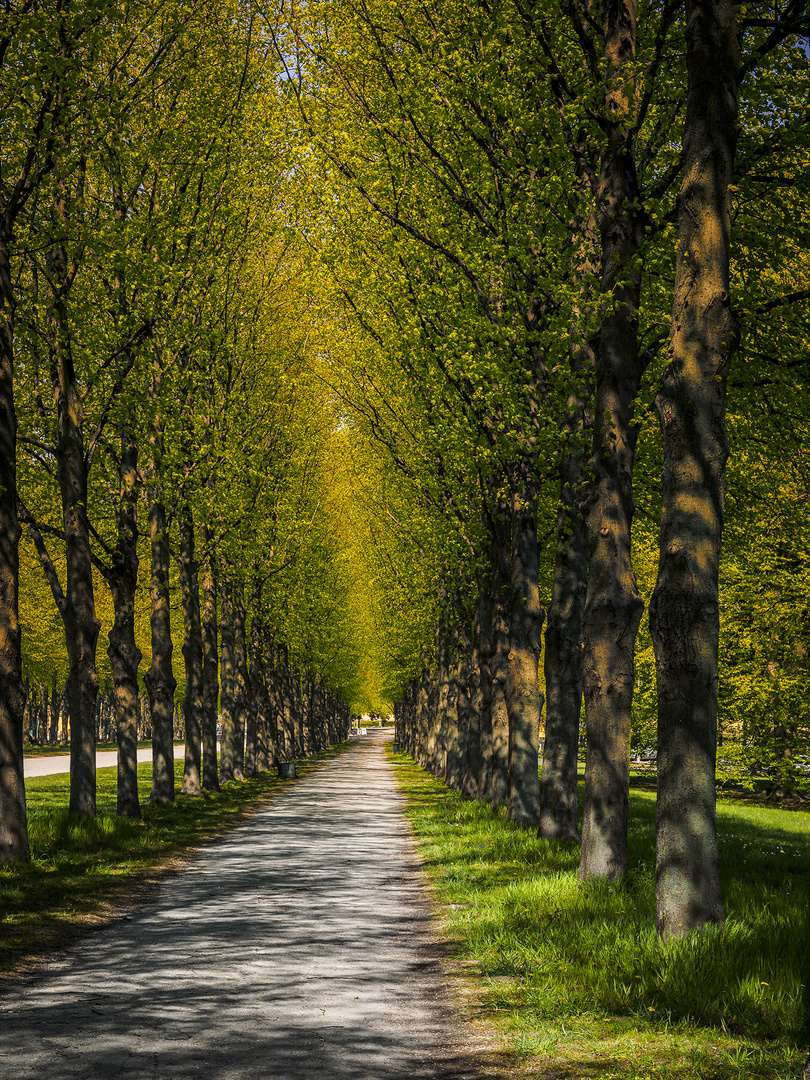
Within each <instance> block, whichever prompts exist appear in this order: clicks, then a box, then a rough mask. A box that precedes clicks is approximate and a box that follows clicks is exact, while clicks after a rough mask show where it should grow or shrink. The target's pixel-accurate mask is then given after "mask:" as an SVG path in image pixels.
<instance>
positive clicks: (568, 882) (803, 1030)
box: [389, 747, 810, 1080]
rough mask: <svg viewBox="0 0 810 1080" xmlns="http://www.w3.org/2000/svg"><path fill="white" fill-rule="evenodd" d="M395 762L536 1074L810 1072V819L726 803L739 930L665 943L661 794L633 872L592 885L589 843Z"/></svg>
mask: <svg viewBox="0 0 810 1080" xmlns="http://www.w3.org/2000/svg"><path fill="white" fill-rule="evenodd" d="M389 751H390V747H389ZM392 760H393V761H394V762H396V764H397V766H398V768H397V769H396V774H397V777H398V779H399V781H400V784H401V785H402V788H403V790H404V792H405V795H406V797H407V807H408V809H407V813H408V816H409V818H410V821H411V824H412V827H413V830H414V833H415V836H416V838H417V843H418V846H419V849H420V852H421V855H422V857H423V859H424V861H425V866H426V869H427V871H428V873H429V875H430V877H431V878H432V880H433V883H434V886H435V889H436V894H437V898H438V901H439V905H440V912H441V921H442V929H443V932H444V934H445V935H446V937H447V938H448V939H449V940H450V942H451V943H452V948H453V953H454V956H455V957H456V959H457V960H458V961H459V962H460V963H461V965H463V966H464V968H465V970H466V971H467V972H468V973H470V975H471V976H472V977H473V978H474V979H475V980H476V981H477V982H478V984H479V985H480V988H481V1001H482V1007H484V1008H485V1009H486V1010H487V1011H488V1012H489V1014H490V1015H491V1016H493V1017H494V1018H495V1019H496V1021H497V1024H498V1027H499V1029H500V1033H501V1036H502V1038H503V1040H504V1042H505V1045H506V1047H507V1049H508V1050H509V1051H510V1052H511V1054H512V1056H513V1057H514V1060H515V1062H516V1063H517V1064H518V1066H519V1068H520V1070H521V1072H522V1074H523V1075H526V1076H535V1075H536V1076H543V1077H554V1078H555V1080H556V1078H560V1080H561V1078H564V1077H565V1078H571V1080H573V1078H575V1077H576V1078H580V1077H590V1076H599V1077H600V1078H610V1077H622V1078H626V1080H630V1078H636V1080H642V1078H644V1080H646V1078H656V1080H742V1078H743V1077H763V1078H765V1077H767V1078H774V1080H775V1078H780V1080H789V1078H798V1077H799V1076H800V1074H801V1065H802V1062H803V1060H804V1057H805V1055H806V1053H807V1045H808V1042H810V1024H809V1023H808V1018H809V1017H810V994H808V985H810V926H809V925H808V912H809V911H810V887H809V886H810V875H809V874H808V870H810V814H808V813H807V812H803V811H793V812H791V811H789V810H784V809H773V808H770V807H764V806H757V805H750V804H746V803H741V802H735V801H732V800H721V801H720V803H719V805H718V831H719V842H720V857H721V874H722V883H723V894H724V898H725V903H726V911H727V922H726V925H725V927H723V928H722V929H719V930H718V929H713V930H710V931H707V932H705V933H701V934H698V935H694V936H692V937H690V938H688V939H686V940H683V941H679V942H675V943H672V944H670V945H667V946H665V945H663V944H662V943H661V942H660V941H659V940H658V938H657V936H656V933H655V927H654V904H655V895H654V858H655V836H654V826H655V795H654V793H652V792H648V791H641V790H633V791H631V796H630V814H631V818H630V820H631V825H630V835H629V872H628V874H627V877H626V878H625V879H624V880H623V881H621V882H619V883H616V884H614V885H607V884H605V883H604V882H592V883H589V884H587V885H585V886H580V885H578V882H577V877H576V873H577V866H578V862H579V846H578V845H575V844H564V843H549V842H547V841H541V840H538V839H537V838H536V836H535V835H534V831H533V830H529V829H525V828H520V827H518V826H515V825H513V824H512V823H510V822H508V821H506V819H505V817H504V815H503V814H502V813H501V814H495V813H493V812H492V811H491V810H490V809H489V808H488V807H485V806H482V805H481V804H479V803H475V802H472V801H470V800H467V799H462V798H461V797H460V796H458V795H457V794H455V793H454V792H451V791H449V790H448V789H447V788H445V787H444V786H443V785H442V784H441V783H439V782H438V781H436V780H435V779H434V778H433V777H431V776H429V775H428V774H427V773H425V772H423V771H422V770H421V769H420V768H418V767H417V766H416V765H414V764H413V762H412V761H411V759H410V758H409V757H408V756H407V755H405V754H396V755H392ZM580 800H581V795H580Z"/></svg>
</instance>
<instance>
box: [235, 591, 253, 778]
mask: <svg viewBox="0 0 810 1080" xmlns="http://www.w3.org/2000/svg"><path fill="white" fill-rule="evenodd" d="M246 620H247V612H246V610H245V594H244V588H243V586H242V585H241V584H235V585H234V590H233V661H234V672H233V674H234V682H233V719H234V748H233V776H234V779H235V780H244V779H245V724H246V719H247V709H248V694H249V683H248V666H247V638H246V629H245V623H246Z"/></svg>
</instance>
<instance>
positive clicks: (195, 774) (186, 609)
mask: <svg viewBox="0 0 810 1080" xmlns="http://www.w3.org/2000/svg"><path fill="white" fill-rule="evenodd" d="M178 525H179V533H180V543H179V555H178V560H177V565H178V569H179V576H180V591H181V593H182V597H183V661H184V664H185V673H186V696H185V698H184V701H183V720H184V721H185V733H184V734H185V747H186V751H185V764H184V767H183V785H182V788H181V792H182V794H183V795H200V794H201V793H202V781H201V776H200V764H201V760H200V758H201V743H202V728H201V725H202V716H203V711H204V705H203V650H202V625H201V622H200V587H199V582H198V578H197V571H198V564H197V558H196V554H195V546H194V520H193V518H192V516H191V509H190V507H188V506H185V507H183V509H182V510H181V513H180V515H179V518H178Z"/></svg>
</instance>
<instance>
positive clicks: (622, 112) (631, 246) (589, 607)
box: [579, 0, 644, 880]
mask: <svg viewBox="0 0 810 1080" xmlns="http://www.w3.org/2000/svg"><path fill="white" fill-rule="evenodd" d="M604 13H605V58H606V61H607V65H606V75H605V79H606V83H605V92H606V111H605V127H606V129H607V140H606V146H605V149H604V152H603V155H602V162H601V169H600V175H599V180H598V186H597V192H596V196H597V204H598V207H599V218H598V224H599V236H600V243H601V251H602V255H601V278H602V280H601V288H602V292H603V294H610V296H611V303H610V314H608V315H606V316H605V317H604V318H603V320H602V323H601V325H600V327H599V330H598V333H597V337H596V399H595V404H594V415H595V422H594V449H593V458H592V469H593V473H594V476H595V478H596V480H595V490H594V495H593V498H592V500H591V502H590V506H589V510H588V515H587V523H588V548H589V551H588V555H589V572H588V593H587V600H586V605H585V655H584V662H583V682H584V693H585V715H586V722H587V752H586V765H585V806H584V812H583V820H582V856H581V859H580V864H579V876H580V878H582V879H583V880H584V879H587V878H592V877H599V878H606V879H608V880H612V879H614V878H616V877H619V876H621V875H622V874H624V873H625V871H626V869H627V806H628V797H629V773H628V769H629V746H630V709H631V704H632V697H633V676H634V648H635V640H636V633H637V632H638V626H639V622H640V621H641V614H642V611H643V609H644V604H643V601H642V600H641V597H640V596H639V593H638V588H637V587H636V579H635V575H634V573H633V567H632V563H631V559H630V528H631V524H632V520H633V512H634V509H635V505H634V502H633V456H634V453H635V445H636V434H637V432H636V428H635V427H634V425H633V423H632V406H633V401H634V400H635V397H636V394H637V393H638V389H639V385H640V382H641V376H642V374H643V371H644V363H643V360H642V358H641V356H640V355H639V349H638V322H637V311H638V303H639V281H640V271H639V270H638V269H636V268H634V266H633V261H634V259H635V257H636V255H637V254H638V251H639V249H640V248H641V245H642V242H643V240H644V223H643V216H642V213H641V207H640V199H639V192H638V182H637V177H636V168H635V158H634V152H635V147H634V136H633V128H632V124H633V113H634V109H635V91H634V81H633V63H634V58H635V41H636V0H607V2H606V4H605V8H604Z"/></svg>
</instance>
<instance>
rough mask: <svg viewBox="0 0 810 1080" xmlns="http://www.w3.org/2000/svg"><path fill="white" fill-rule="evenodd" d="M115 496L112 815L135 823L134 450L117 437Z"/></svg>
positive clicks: (111, 581) (137, 656)
mask: <svg viewBox="0 0 810 1080" xmlns="http://www.w3.org/2000/svg"><path fill="white" fill-rule="evenodd" d="M119 476H120V493H119V501H118V506H117V508H116V514H115V517H116V525H117V532H118V539H117V545H116V550H115V554H114V556H113V565H112V568H111V570H110V573H109V574H108V576H107V580H108V582H109V586H110V592H111V593H112V598H113V608H114V612H115V615H114V619H113V625H112V627H111V629H110V633H109V647H108V649H107V655H108V656H109V658H110V668H111V670H112V677H113V687H114V694H115V733H116V744H117V747H118V793H117V807H116V809H117V812H118V813H119V814H120V815H121V816H122V817H129V818H139V817H140V816H141V805H140V801H139V799H138V666H139V664H140V662H141V650H140V649H139V648H138V646H137V644H136V642H135V593H136V591H137V588H138V491H139V481H138V444H137V443H136V441H135V439H134V438H133V437H132V435H130V434H126V433H125V434H123V435H122V436H121V462H120V468H119Z"/></svg>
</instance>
